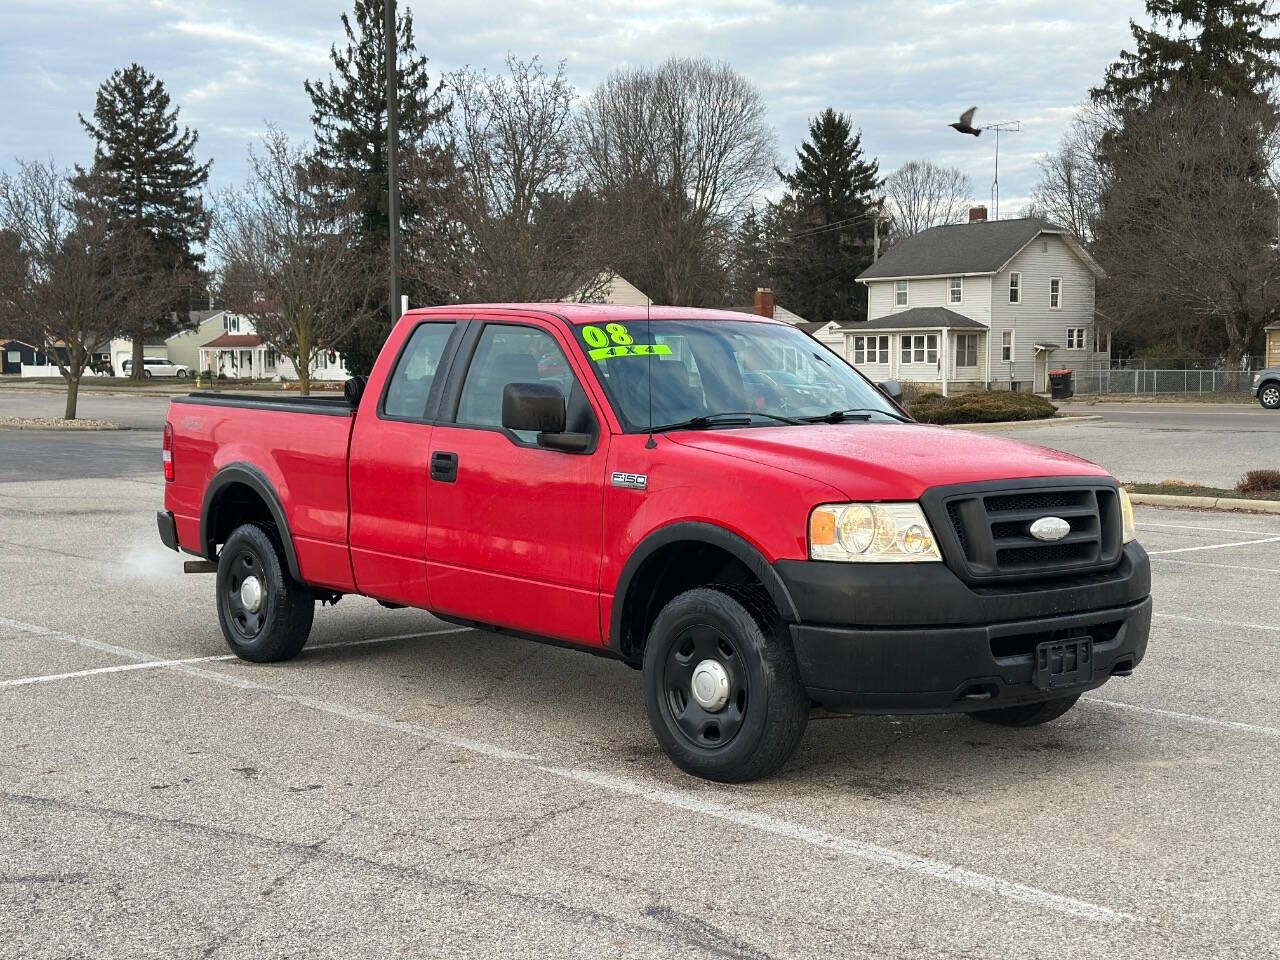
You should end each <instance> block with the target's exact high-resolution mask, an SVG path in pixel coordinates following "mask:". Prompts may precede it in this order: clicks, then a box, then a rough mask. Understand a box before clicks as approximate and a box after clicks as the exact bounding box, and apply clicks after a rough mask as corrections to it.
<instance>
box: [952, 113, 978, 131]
mask: <svg viewBox="0 0 1280 960" xmlns="http://www.w3.org/2000/svg"><path fill="white" fill-rule="evenodd" d="M977 112H978V108H977V107H970V108H969V109H968V110H966V111H965V112H964V113H962V114H960V122H959V123H953V124H951V127H952V129H954V130H955V131H957V132H958V133H972V134H973V135H974V136H975V137H980V136H982V129H981V128H979V127H975V126H974V125H973V115H974V114H975V113H977Z"/></svg>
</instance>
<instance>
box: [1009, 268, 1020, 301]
mask: <svg viewBox="0 0 1280 960" xmlns="http://www.w3.org/2000/svg"><path fill="white" fill-rule="evenodd" d="M1009 302H1010V303H1021V302H1022V274H1020V273H1011V274H1009Z"/></svg>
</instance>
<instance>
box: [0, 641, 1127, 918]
mask: <svg viewBox="0 0 1280 960" xmlns="http://www.w3.org/2000/svg"><path fill="white" fill-rule="evenodd" d="M0 626H4V627H7V628H8V629H11V630H22V631H25V632H28V633H36V634H39V635H41V636H58V637H62V638H65V639H69V640H72V641H73V642H79V643H81V644H82V645H84V646H89V647H93V648H95V649H96V648H98V647H99V646H100V644H99V642H98V641H93V640H90V639H89V638H87V637H73V636H72V635H71V634H64V633H58V632H57V631H52V630H48V629H46V628H44V627H39V626H36V625H34V624H23V623H21V622H19V621H16V620H6V619H2V618H0ZM101 646H111V647H112V649H113V650H117V651H123V652H124V653H125V654H126V655H128V656H131V657H132V658H134V659H136V660H140V661H147V662H151V660H150V658H149V655H148V654H146V653H143V652H142V651H139V650H127V649H126V648H124V647H114V646H113V645H111V644H102V645H101ZM160 669H164V670H174V671H177V672H180V673H185V674H188V675H191V676H196V677H200V678H202V679H205V680H209V681H211V682H213V683H218V684H222V685H224V686H230V687H235V688H236V689H239V690H246V691H251V692H255V693H261V694H265V695H266V696H270V697H273V698H275V699H277V700H281V701H284V702H286V703H292V704H296V705H297V706H300V707H305V708H307V709H310V710H315V711H318V712H320V713H325V714H329V715H330V716H335V717H341V718H343V719H345V720H351V721H354V722H357V723H363V724H367V725H369V726H373V727H378V728H380V729H384V730H393V731H396V732H398V733H403V734H407V735H409V736H413V737H418V738H420V739H423V740H429V741H432V742H434V743H441V744H445V745H446V746H450V747H454V748H456V749H460V750H466V751H468V752H470V753H476V754H480V755H482V756H485V757H490V758H492V759H496V760H502V761H507V762H511V763H518V764H521V765H524V766H526V767H529V768H532V769H536V770H539V771H541V772H543V773H546V774H548V775H550V776H555V777H560V778H563V779H565V780H571V781H574V782H576V783H582V784H587V785H590V786H594V787H597V788H599V789H603V790H609V791H611V792H614V793H619V794H624V795H626V796H631V797H636V798H638V799H642V800H647V801H649V802H651V803H656V804H661V805H663V806H667V807H675V808H678V809H682V810H687V811H689V812H692V813H696V814H699V815H701V816H705V817H710V818H712V819H715V820H720V821H722V822H725V823H731V824H733V825H735V826H738V827H743V828H747V829H752V830H756V831H759V832H761V833H766V834H770V835H772V836H776V837H780V838H783V839H786V840H792V841H796V842H798V843H803V844H806V845H808V846H812V847H817V848H819V849H823V850H827V851H832V852H835V853H838V854H841V855H843V856H845V857H847V858H849V859H852V860H863V861H869V862H872V863H877V864H880V865H882V866H887V867H890V868H892V869H895V870H899V871H902V872H904V873H912V874H916V875H919V876H925V877H929V878H932V879H935V880H941V881H944V882H946V883H952V884H955V885H957V886H962V887H967V888H969V889H972V890H978V891H981V892H983V893H988V894H992V895H994V896H998V897H1003V898H1004V899H1006V900H1013V901H1018V902H1021V903H1027V904H1031V905H1032V906H1036V907H1042V908H1044V909H1046V910H1052V911H1054V912H1056V913H1062V914H1066V915H1068V916H1072V917H1078V918H1080V919H1083V920H1089V921H1093V922H1105V923H1117V922H1133V921H1135V920H1136V919H1137V918H1135V917H1133V916H1132V915H1130V914H1127V913H1123V912H1121V911H1118V910H1112V909H1111V908H1110V907H1104V906H1102V905H1101V904H1096V903H1090V902H1089V901H1087V900H1078V899H1076V898H1075V897H1067V896H1062V895H1061V894H1057V893H1052V892H1051V891H1048V890H1042V889H1040V888H1038V887H1032V886H1028V885H1026V884H1022V883H1016V882H1014V881H1011V880H1005V879H1002V878H1000V877H996V876H991V875H990V874H985V873H978V872H977V871H974V870H968V869H966V868H964V867H960V866H956V865H955V864H950V863H945V862H943V861H941V860H933V859H930V858H928V857H920V856H917V855H915V854H912V853H907V852H904V851H900V850H893V849H891V848H889V847H882V846H880V845H879V844H874V843H869V842H866V841H862V840H855V839H853V838H851V837H843V836H840V835H838V834H834V833H829V832H827V831H825V830H819V829H817V828H815V827H809V826H806V825H804V824H800V823H795V822H793V821H790V820H784V819H782V818H780V817H774V816H770V815H769V814H763V813H757V812H754V811H751V810H745V809H742V808H739V807H735V806H730V805H729V804H725V803H719V802H716V801H714V800H708V799H706V798H705V797H701V796H699V795H697V794H696V793H694V792H693V791H691V790H678V789H663V788H661V787H658V786H655V785H653V784H650V783H645V782H643V781H640V780H635V779H632V778H629V777H615V776H611V775H609V774H603V773H598V772H596V771H593V770H585V769H581V768H578V767H561V766H556V765H554V764H552V763H551V762H549V761H548V760H546V759H545V758H543V757H538V756H535V755H533V754H529V753H523V752H521V751H518V750H511V749H509V748H507V747H502V746H498V745H497V744H492V743H486V742H484V741H482V740H472V739H470V738H466V737H460V736H457V735H456V734H452V733H449V732H447V731H443V730H436V729H433V728H430V727H424V726H421V725H419V724H416V723H410V722H407V721H403V720H396V719H394V718H392V717H387V716H383V715H382V714H377V713H372V712H370V711H367V710H362V709H360V708H358V707H352V706H347V705H345V704H340V703H331V702H329V701H325V700H319V699H317V698H315V697H308V696H305V695H299V694H293V693H289V692H287V691H285V690H281V689H280V688H278V687H271V686H268V685H266V684H263V683H258V682H257V681H254V680H249V679H247V678H244V677H238V676H234V675H231V674H224V673H218V672H215V671H213V670H206V669H205V668H203V667H200V666H195V665H193V664H185V663H184V664H179V663H171V664H167V665H163V666H160Z"/></svg>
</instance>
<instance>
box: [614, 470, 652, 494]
mask: <svg viewBox="0 0 1280 960" xmlns="http://www.w3.org/2000/svg"><path fill="white" fill-rule="evenodd" d="M610 482H612V483H613V485H614V486H615V487H622V488H623V489H625V490H643V489H644V488H645V487H647V486H648V485H649V477H648V476H647V475H645V474H643V473H620V472H616V473H614V475H613V476H612V477H611V478H610Z"/></svg>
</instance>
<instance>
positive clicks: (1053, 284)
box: [1049, 277, 1062, 310]
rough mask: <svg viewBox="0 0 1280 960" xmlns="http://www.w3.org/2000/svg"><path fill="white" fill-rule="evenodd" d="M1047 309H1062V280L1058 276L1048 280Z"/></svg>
mask: <svg viewBox="0 0 1280 960" xmlns="http://www.w3.org/2000/svg"><path fill="white" fill-rule="evenodd" d="M1049 309H1050V310H1061V309H1062V280H1061V278H1059V277H1053V278H1051V279H1050V280H1049Z"/></svg>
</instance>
